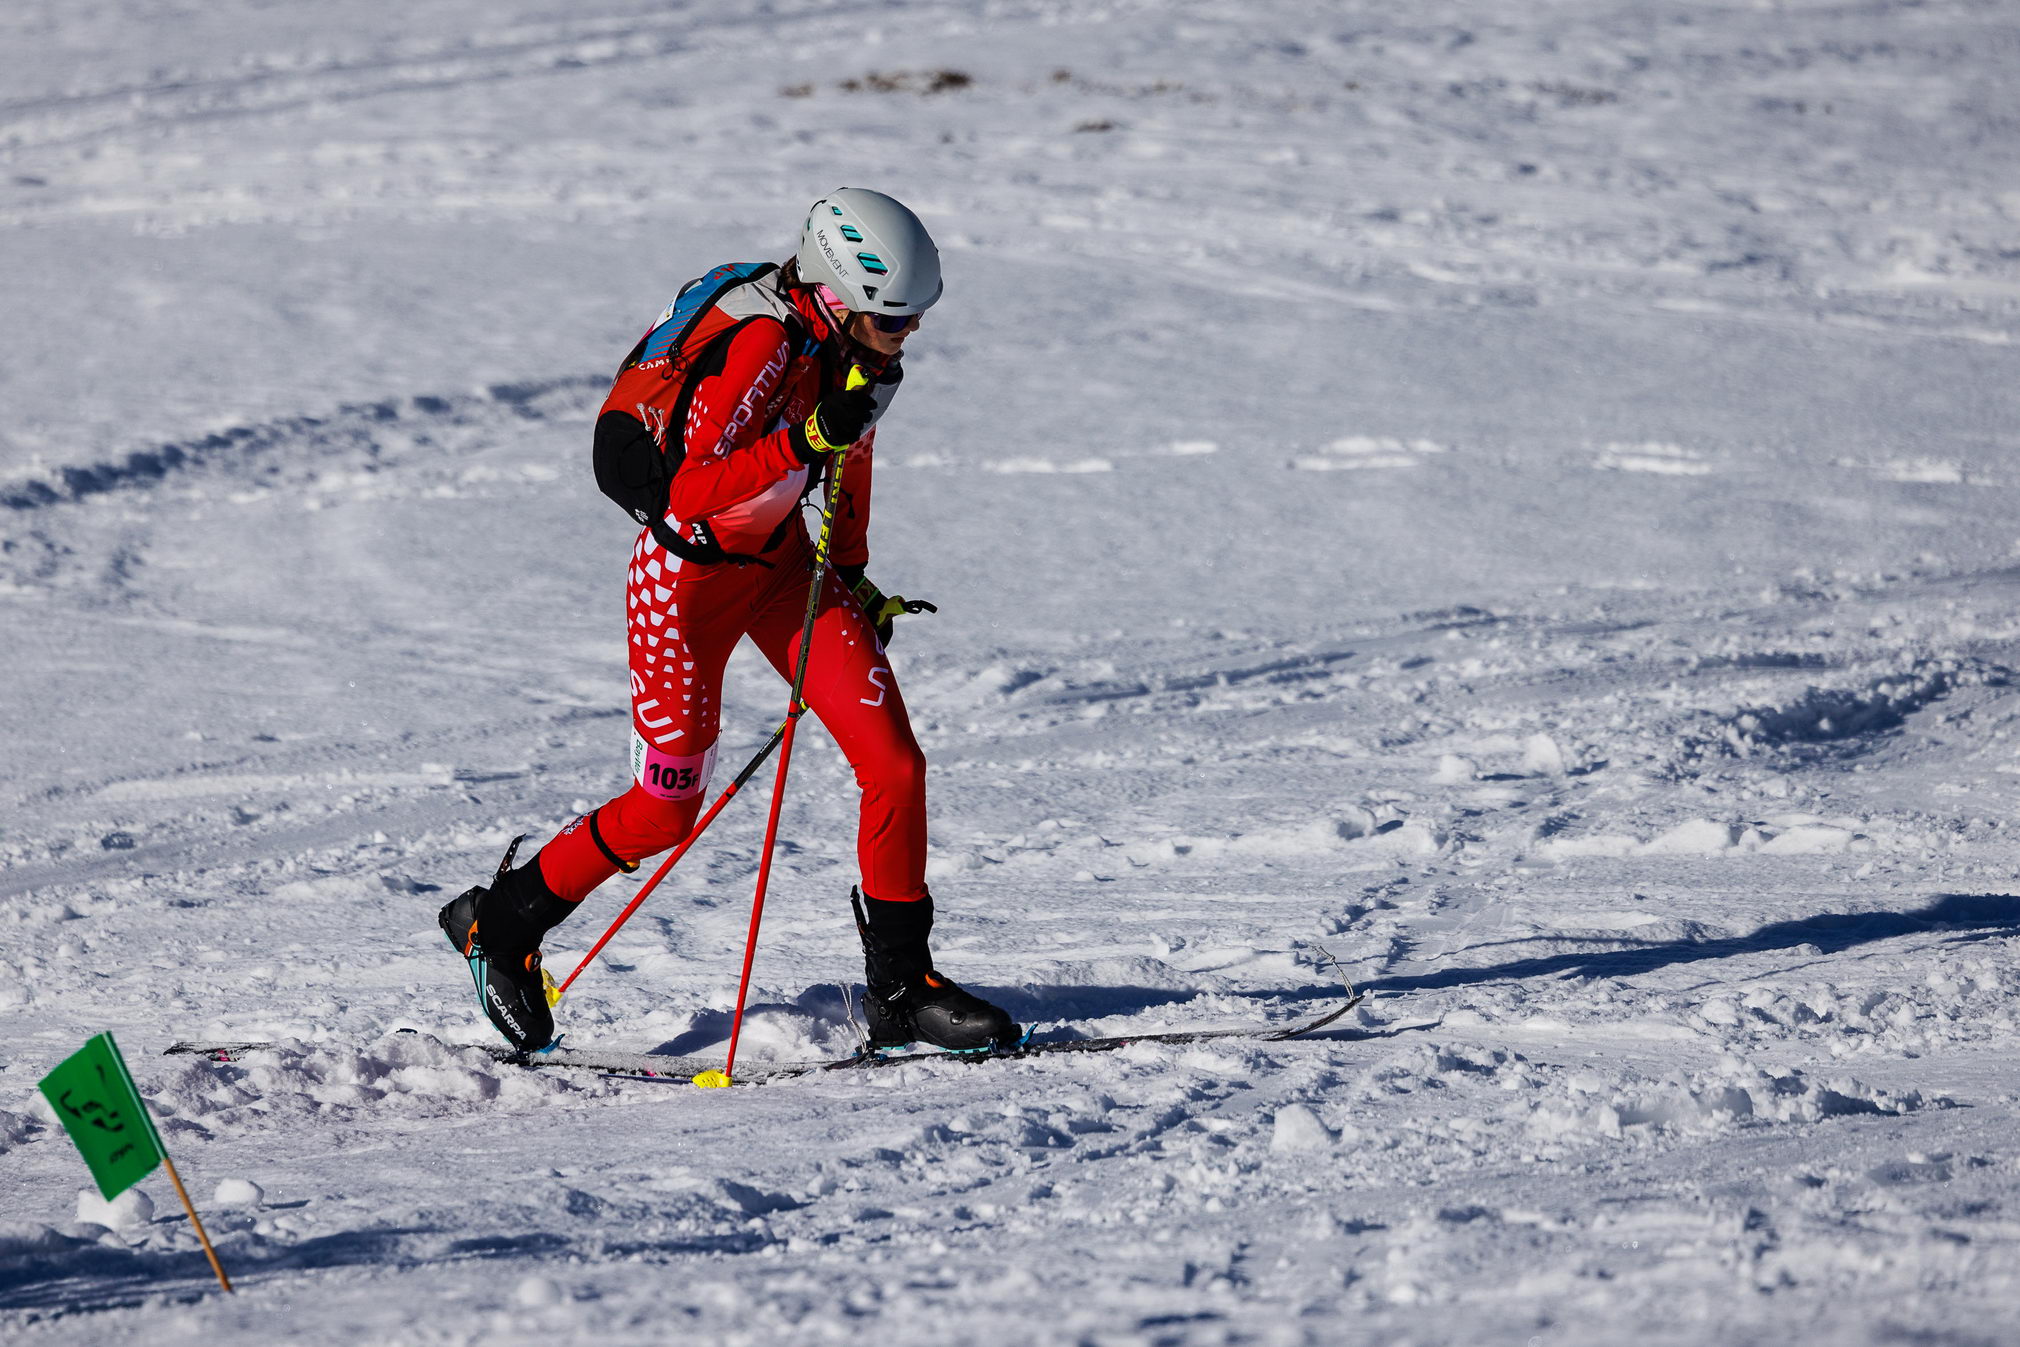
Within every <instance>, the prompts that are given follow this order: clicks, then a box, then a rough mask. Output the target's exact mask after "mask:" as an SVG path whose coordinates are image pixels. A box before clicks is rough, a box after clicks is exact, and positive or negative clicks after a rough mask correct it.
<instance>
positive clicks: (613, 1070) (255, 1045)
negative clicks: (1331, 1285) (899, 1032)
mask: <svg viewBox="0 0 2020 1347" xmlns="http://www.w3.org/2000/svg"><path fill="white" fill-rule="evenodd" d="M1362 996H1363V993H1361V992H1359V991H1354V990H1350V991H1349V993H1348V995H1347V998H1346V999H1345V1000H1344V1001H1342V1002H1340V1003H1339V1004H1338V1005H1336V1006H1334V1007H1333V1008H1332V1009H1330V1010H1328V1011H1327V1012H1326V1013H1325V1014H1323V1015H1320V1016H1318V1017H1317V1018H1316V1019H1311V1020H1306V1021H1302V1022H1299V1023H1295V1024H1287V1025H1248V1026H1244V1027H1240V1028H1233V1029H1175V1030H1159V1031H1156V1032H1153V1033H1144V1034H1115V1035H1112V1036H1107V1037H1101V1038H1059V1039H1048V1040H1044V1041H1040V1042H1030V1041H1027V1042H1024V1043H1021V1044H1019V1045H1018V1046H1016V1047H1014V1048H1004V1049H998V1050H995V1051H991V1052H978V1053H959V1052H938V1051H931V1050H926V1051H911V1052H902V1051H900V1052H889V1051H886V1052H876V1051H870V1050H865V1051H863V1052H859V1053H857V1054H856V1055H854V1056H852V1057H836V1058H830V1059H828V1060H826V1061H819V1062H769V1063H768V1062H752V1063H748V1064H746V1065H744V1066H743V1067H741V1068H740V1069H739V1070H738V1071H737V1074H736V1079H737V1082H738V1083H739V1084H754V1083H757V1082H759V1081H771V1080H786V1079H790V1078H792V1077H795V1076H811V1075H817V1074H819V1073H821V1072H824V1071H857V1070H865V1069H872V1068H876V1067H885V1066H902V1065H904V1064H906V1063H908V1062H939V1061H947V1060H950V1059H951V1060H954V1061H967V1062H1003V1061H1019V1060H1022V1059H1024V1058H1029V1057H1043V1056H1048V1055H1050V1054H1053V1053H1066V1052H1113V1051H1115V1050H1116V1049H1118V1048H1126V1047H1129V1046H1131V1045H1132V1044H1136V1043H1165V1044H1186V1043H1206V1042H1212V1041H1215V1040H1220V1039H1231V1038H1246V1039H1253V1040H1255V1041H1256V1042H1259V1043H1281V1042H1284V1041H1286V1040H1289V1039H1294V1038H1303V1037H1305V1036H1306V1035H1308V1034H1314V1033H1317V1032H1318V1031H1319V1030H1321V1029H1323V1028H1325V1027H1326V1026H1327V1025H1330V1024H1332V1023H1334V1022H1336V1021H1337V1020H1338V1019H1339V1018H1340V1017H1341V1016H1342V1015H1345V1014H1346V1013H1347V1012H1348V1011H1350V1010H1352V1009H1353V1008H1354V1007H1355V1006H1357V1005H1359V1004H1360V1003H1361V998H1362ZM400 1032H403V1033H412V1032H413V1031H412V1030H402V1031H400ZM276 1046H278V1045H277V1044H274V1043H262V1042H239V1043H203V1042H178V1043H171V1044H170V1045H169V1046H168V1048H167V1050H166V1053H165V1055H167V1056H171V1057H208V1058H210V1059H211V1060H212V1061H218V1062H231V1061H237V1060H238V1059H239V1058H240V1057H242V1056H244V1055H245V1054H247V1053H252V1052H262V1051H272V1050H273V1049H274V1048H275V1047H276ZM451 1046H458V1047H470V1048H475V1049H476V1050H477V1051H479V1052H482V1053H485V1054H486V1055H488V1056H490V1057H492V1058H494V1059H496V1060H498V1061H500V1062H506V1063H509V1064H511V1065H513V1066H529V1067H564V1068H570V1069H574V1070H578V1071H593V1072H596V1073H597V1074H598V1075H602V1076H609V1077H614V1078H617V1079H622V1080H640V1081H652V1082H657V1083H663V1084H671V1085H680V1084H686V1083H688V1082H690V1081H692V1080H693V1079H694V1078H695V1077H696V1076H698V1075H700V1074H701V1073H703V1072H704V1071H717V1070H720V1069H721V1068H720V1065H719V1064H718V1063H716V1062H714V1061H711V1060H709V1059H706V1058H701V1057H673V1056H669V1055H667V1054H665V1053H653V1052H600V1051H594V1050H589V1049H580V1048H568V1047H554V1048H550V1049H548V1050H547V1051H545V1052H534V1053H522V1052H516V1051H514V1050H513V1049H511V1048H509V1047H506V1046H505V1045H504V1044H502V1043H478V1044H455V1045H451Z"/></svg>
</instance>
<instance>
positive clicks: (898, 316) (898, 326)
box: [869, 313, 919, 332]
mask: <svg viewBox="0 0 2020 1347" xmlns="http://www.w3.org/2000/svg"><path fill="white" fill-rule="evenodd" d="M918 316H919V315H918V314H916V313H873V314H870V315H869V319H870V325H871V326H872V327H875V328H876V329H877V331H879V332H903V331H904V330H905V329H906V328H908V327H910V326H911V325H912V320H913V319H914V318H917V317H918Z"/></svg>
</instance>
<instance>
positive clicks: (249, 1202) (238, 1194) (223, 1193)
mask: <svg viewBox="0 0 2020 1347" xmlns="http://www.w3.org/2000/svg"><path fill="white" fill-rule="evenodd" d="M210 1200H211V1201H212V1202H214V1203H215V1204H217V1205H218V1206H220V1207H257V1206H259V1205H260V1204H261V1203H263V1202H265V1201H266V1200H267V1190H266V1189H264V1188H262V1187H260V1186H259V1185H258V1184H257V1183H254V1182H253V1181H252V1180H251V1179H219V1180H218V1184H217V1191H216V1192H214V1193H212V1194H211V1199H210Z"/></svg>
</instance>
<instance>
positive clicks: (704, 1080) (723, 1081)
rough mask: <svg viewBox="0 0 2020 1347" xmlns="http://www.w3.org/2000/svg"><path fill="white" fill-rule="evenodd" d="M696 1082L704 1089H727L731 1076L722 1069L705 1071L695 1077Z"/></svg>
mask: <svg viewBox="0 0 2020 1347" xmlns="http://www.w3.org/2000/svg"><path fill="white" fill-rule="evenodd" d="M694 1083H695V1085H696V1086H697V1087H698V1088H700V1089H703V1090H727V1089H728V1088H729V1076H728V1074H727V1073H725V1072H722V1071H704V1072H702V1073H701V1074H700V1075H698V1076H696V1077H695V1078H694Z"/></svg>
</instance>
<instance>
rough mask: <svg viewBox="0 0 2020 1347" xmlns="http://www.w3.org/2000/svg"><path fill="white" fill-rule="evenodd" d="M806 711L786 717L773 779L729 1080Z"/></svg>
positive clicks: (726, 1066) (727, 1065) (727, 1066)
mask: <svg viewBox="0 0 2020 1347" xmlns="http://www.w3.org/2000/svg"><path fill="white" fill-rule="evenodd" d="M805 710H806V707H804V706H796V707H794V708H793V711H792V713H791V714H790V715H788V716H787V717H786V738H785V743H783V744H782V745H780V747H779V769H778V774H777V775H776V776H774V777H773V778H772V807H771V814H770V816H769V817H767V818H766V820H765V845H764V852H763V857H762V859H761V860H759V861H758V877H757V892H756V893H754V894H752V895H751V900H750V930H749V931H747V932H746V933H745V934H744V938H743V974H742V976H741V977H739V978H738V979H737V984H736V1016H735V1018H733V1019H732V1020H731V1021H730V1026H729V1056H728V1058H727V1059H726V1060H725V1061H724V1062H723V1064H722V1073H723V1075H725V1076H728V1075H731V1074H733V1073H734V1072H735V1071H736V1045H737V1040H738V1039H739V1038H740V1037H742V1035H743V1007H744V1000H745V998H746V997H747V996H748V995H749V992H750V969H751V964H752V962H754V961H755V960H756V958H757V944H758V925H759V924H760V923H761V922H763V921H764V916H765V889H766V888H767V887H768V886H769V885H770V883H771V877H772V844H773V842H775V841H776V840H777V839H778V833H779V810H780V809H781V808H783V807H784V805H785V801H786V768H787V767H789V766H791V764H792V760H793V732H794V731H795V730H797V729H798V728H799V723H800V713H801V712H802V711H805Z"/></svg>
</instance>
